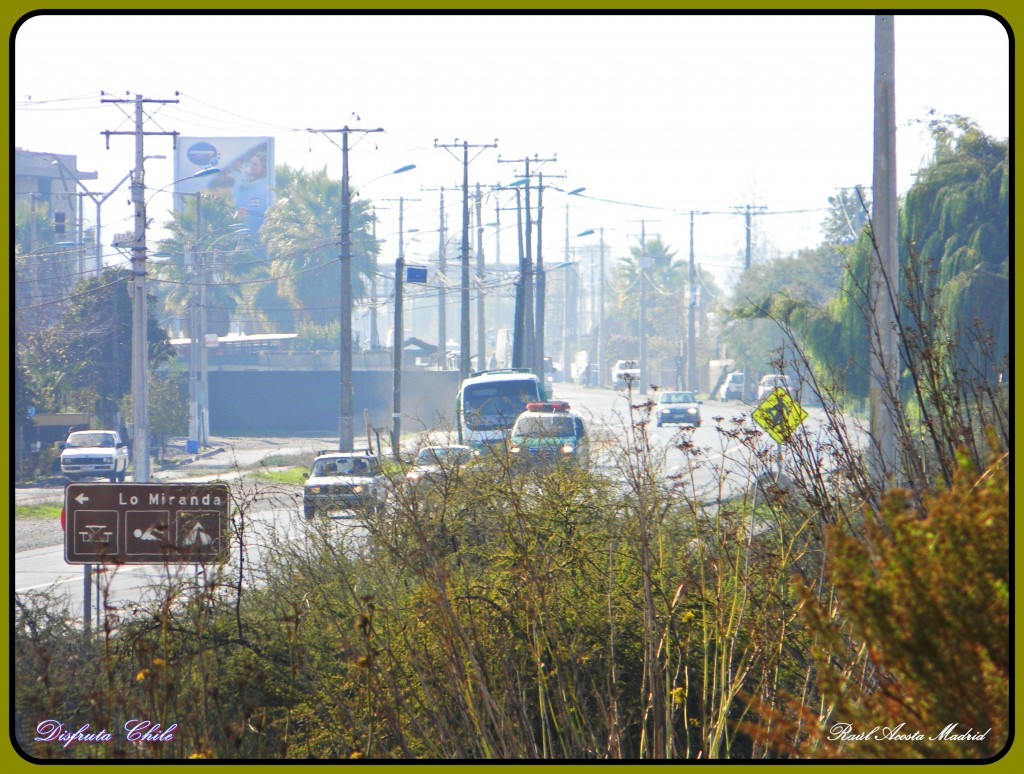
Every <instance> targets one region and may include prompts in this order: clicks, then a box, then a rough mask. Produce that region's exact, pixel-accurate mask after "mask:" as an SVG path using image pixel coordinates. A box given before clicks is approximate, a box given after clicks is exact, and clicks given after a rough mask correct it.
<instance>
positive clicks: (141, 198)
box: [100, 94, 178, 483]
mask: <svg viewBox="0 0 1024 774" xmlns="http://www.w3.org/2000/svg"><path fill="white" fill-rule="evenodd" d="M100 102H112V103H130V104H133V105H134V107H135V129H134V130H133V131H131V132H115V131H105V132H102V134H103V135H105V136H106V138H107V147H108V148H109V147H110V136H111V135H113V134H130V135H133V136H134V137H135V169H134V171H133V173H132V183H131V194H132V205H133V207H134V211H135V219H134V220H135V235H134V239H133V240H132V285H131V293H132V423H133V425H134V430H133V432H132V481H134V482H136V483H145V482H148V481H149V402H148V401H149V335H148V333H149V331H148V330H147V325H148V322H149V319H148V315H147V311H146V170H145V165H146V159H145V155H144V151H143V138H144V137H145V135H147V134H162V135H168V134H169V135H171V136H172V137H174V138H175V141H177V137H178V132H147V131H144V130H143V128H142V124H143V113H142V106H143V104H145V103H154V102H155V103H161V104H166V103H177V102H178V100H176V99H144V98H143V97H142V96H141V95H139V94H136V95H135V98H134V99H101V100H100Z"/></svg>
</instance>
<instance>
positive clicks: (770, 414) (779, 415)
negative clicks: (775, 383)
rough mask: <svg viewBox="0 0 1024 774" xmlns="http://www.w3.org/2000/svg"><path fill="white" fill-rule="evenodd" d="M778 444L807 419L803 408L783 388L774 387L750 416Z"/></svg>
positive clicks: (784, 440)
mask: <svg viewBox="0 0 1024 774" xmlns="http://www.w3.org/2000/svg"><path fill="white" fill-rule="evenodd" d="M750 417H751V419H753V420H754V421H755V422H757V424H759V425H760V426H761V427H763V428H764V431H765V432H766V433H768V435H770V436H771V437H772V438H774V439H775V440H776V441H777V442H778V443H785V442H786V440H787V439H788V438H789V436H791V435H792V434H793V431H794V430H796V429H797V428H798V427H799V426H800V423H801V422H803V421H804V420H805V419H807V412H806V411H804V409H803V406H801V405H800V404H799V403H797V402H796V401H795V400H793V396H792V395H790V394H789V392H787V391H786V389H785V388H783V387H776V388H775V389H774V390H772V391H771V393H770V394H769V395H768V397H767V398H765V399H764V400H763V401H762V402H761V405H760V406H758V407H757V408H756V409H754V411H753V413H752V414H751V415H750Z"/></svg>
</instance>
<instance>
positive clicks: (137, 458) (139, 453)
mask: <svg viewBox="0 0 1024 774" xmlns="http://www.w3.org/2000/svg"><path fill="white" fill-rule="evenodd" d="M138 159H139V163H138V165H137V167H136V170H137V174H136V173H135V171H133V174H132V202H133V203H134V205H135V239H134V241H133V244H132V292H133V296H132V420H133V424H134V431H133V437H132V481H134V482H135V483H146V482H148V481H149V403H148V400H149V376H148V369H149V362H148V361H149V353H148V349H149V335H148V322H149V320H148V319H147V315H146V203H147V202H148V201H149V200H148V199H144V198H143V192H144V190H145V183H144V175H145V157H144V156H141V154H140V155H139V157H138ZM219 171H220V170H219V169H217V168H215V167H207V168H206V169H201V170H199V171H198V172H196V173H194V174H192V175H188V176H186V177H183V178H181V179H180V180H175V181H174V182H172V183H170V184H168V185H166V186H164V187H163V188H162V189H160V191H162V190H166V189H167V188H170V186H172V185H175V184H176V183H180V182H181V181H182V180H189V179H191V178H194V177H204V176H206V175H211V174H214V173H216V172H219ZM160 191H157V192H155V193H154V194H153V195H151V196H150V197H149V198H150V199H152V198H153V196H155V195H156V193H159V192H160Z"/></svg>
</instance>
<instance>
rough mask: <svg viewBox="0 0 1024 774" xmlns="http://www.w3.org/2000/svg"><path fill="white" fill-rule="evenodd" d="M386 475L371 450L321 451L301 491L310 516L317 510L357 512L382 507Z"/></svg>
mask: <svg viewBox="0 0 1024 774" xmlns="http://www.w3.org/2000/svg"><path fill="white" fill-rule="evenodd" d="M384 485H385V479H384V476H383V474H382V473H381V469H380V460H379V459H377V457H376V456H375V455H373V454H370V453H368V452H336V451H322V452H319V453H318V454H317V457H316V459H315V460H313V469H312V470H311V471H310V473H309V478H307V479H306V483H305V485H304V487H303V492H302V510H303V513H304V515H305V517H306V518H307V519H312V518H314V517H315V516H316V515H318V514H328V515H331V516H354V515H356V514H358V512H359V511H361V510H366V509H372V510H377V509H379V508H380V507H381V506H382V504H383V501H384Z"/></svg>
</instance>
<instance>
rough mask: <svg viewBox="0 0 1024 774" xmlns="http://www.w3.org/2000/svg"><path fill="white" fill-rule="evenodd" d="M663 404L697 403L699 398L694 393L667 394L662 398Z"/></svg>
mask: <svg viewBox="0 0 1024 774" xmlns="http://www.w3.org/2000/svg"><path fill="white" fill-rule="evenodd" d="M661 402H662V403H696V402H697V398H696V397H694V395H693V393H692V392H666V393H665V394H664V395H662V396H661Z"/></svg>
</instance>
